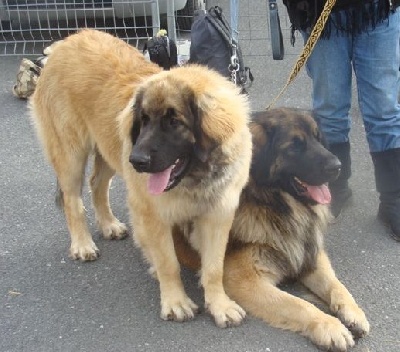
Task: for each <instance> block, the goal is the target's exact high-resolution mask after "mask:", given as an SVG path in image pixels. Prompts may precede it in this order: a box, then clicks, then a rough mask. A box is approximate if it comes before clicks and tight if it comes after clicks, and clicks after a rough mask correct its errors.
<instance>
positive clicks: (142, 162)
mask: <svg viewBox="0 0 400 352" xmlns="http://www.w3.org/2000/svg"><path fill="white" fill-rule="evenodd" d="M129 162H130V163H131V164H132V165H133V167H134V168H135V170H136V171H138V172H146V171H147V170H149V168H150V162H151V157H150V155H149V154H144V153H135V152H134V151H133V152H132V153H131V155H130V156H129Z"/></svg>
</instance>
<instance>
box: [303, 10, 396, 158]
mask: <svg viewBox="0 0 400 352" xmlns="http://www.w3.org/2000/svg"><path fill="white" fill-rule="evenodd" d="M331 16H340V12H338V13H333V14H331ZM303 37H304V38H305V39H307V34H306V33H303ZM399 40H400V8H397V10H396V12H394V13H391V14H390V15H389V18H388V19H387V20H385V21H383V22H382V23H379V24H377V25H376V27H375V28H371V29H370V30H368V31H364V32H362V33H360V34H356V35H351V34H343V33H339V34H338V33H337V32H336V31H332V33H331V36H330V37H329V39H320V40H318V42H317V44H316V46H315V48H314V51H313V52H312V54H311V56H310V58H309V59H308V61H307V64H306V67H307V73H308V75H309V76H310V77H311V79H312V83H313V94H312V104H313V110H314V112H315V114H316V117H317V120H318V122H319V124H320V127H321V129H322V131H323V132H324V134H325V136H326V139H327V141H328V143H329V144H334V143H342V142H347V141H348V140H349V131H350V126H351V119H350V116H349V110H350V105H351V91H352V69H353V70H354V73H355V77H356V83H357V92H358V103H359V107H360V111H361V115H362V118H363V121H364V126H365V131H366V135H367V140H368V144H369V149H370V151H371V152H381V151H384V150H388V149H393V148H400V104H399V102H398V93H399V89H400V72H399V62H400V53H399Z"/></svg>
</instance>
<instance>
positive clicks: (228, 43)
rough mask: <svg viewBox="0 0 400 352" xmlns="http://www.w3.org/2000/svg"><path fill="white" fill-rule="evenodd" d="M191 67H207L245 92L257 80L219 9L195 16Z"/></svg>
mask: <svg viewBox="0 0 400 352" xmlns="http://www.w3.org/2000/svg"><path fill="white" fill-rule="evenodd" d="M189 63H198V64H202V65H207V66H208V67H210V68H213V69H215V70H216V71H218V72H219V73H220V74H222V75H223V76H226V77H230V78H232V80H233V81H234V82H235V83H236V84H237V85H238V86H240V87H242V90H243V92H246V90H245V88H247V87H250V85H251V83H252V81H253V80H254V78H253V75H252V74H251V71H250V68H249V67H246V66H245V65H244V63H243V56H242V51H241V50H240V47H239V45H238V43H237V42H236V41H235V40H233V38H232V30H231V27H230V25H229V23H228V22H227V20H226V19H225V17H224V15H223V14H222V9H221V8H220V7H219V6H214V7H212V8H210V9H209V10H208V12H206V11H204V10H199V11H197V12H196V14H195V17H194V20H193V24H192V28H191V44H190V59H189Z"/></svg>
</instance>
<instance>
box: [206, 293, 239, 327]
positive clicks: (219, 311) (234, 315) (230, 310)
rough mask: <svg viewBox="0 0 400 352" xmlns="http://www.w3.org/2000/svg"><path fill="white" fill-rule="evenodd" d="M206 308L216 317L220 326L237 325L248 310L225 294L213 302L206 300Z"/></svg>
mask: <svg viewBox="0 0 400 352" xmlns="http://www.w3.org/2000/svg"><path fill="white" fill-rule="evenodd" d="M206 309H207V310H208V311H209V312H210V313H211V315H212V316H213V317H214V320H215V324H217V326H219V327H220V328H226V327H229V326H237V325H239V324H240V323H241V322H242V320H243V319H244V318H245V316H246V312H245V311H244V310H243V308H242V307H240V306H239V305H238V304H237V303H236V302H234V301H232V300H231V299H229V298H228V296H225V297H224V298H220V299H219V300H216V301H213V302H208V303H207V302H206Z"/></svg>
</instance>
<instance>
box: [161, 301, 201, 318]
mask: <svg viewBox="0 0 400 352" xmlns="http://www.w3.org/2000/svg"><path fill="white" fill-rule="evenodd" d="M198 310H199V308H198V306H197V305H196V304H195V303H194V302H193V301H192V300H191V299H190V298H189V297H187V296H186V295H185V296H183V297H181V298H180V299H177V298H174V299H172V300H168V301H167V300H165V299H164V300H162V301H161V319H163V320H174V321H178V322H183V321H187V320H191V319H193V318H194V315H195V314H196V313H197V312H198Z"/></svg>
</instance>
